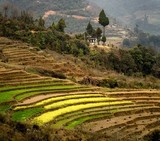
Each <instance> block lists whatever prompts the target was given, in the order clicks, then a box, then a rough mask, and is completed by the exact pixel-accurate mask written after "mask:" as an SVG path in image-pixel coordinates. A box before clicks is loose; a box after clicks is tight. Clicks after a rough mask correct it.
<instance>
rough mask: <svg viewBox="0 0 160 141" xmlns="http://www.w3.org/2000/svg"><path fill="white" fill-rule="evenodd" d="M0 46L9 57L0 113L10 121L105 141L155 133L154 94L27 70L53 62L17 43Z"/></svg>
mask: <svg viewBox="0 0 160 141" xmlns="http://www.w3.org/2000/svg"><path fill="white" fill-rule="evenodd" d="M0 46H1V47H3V53H4V55H5V56H6V57H7V58H8V64H7V63H2V62H1V63H0V112H1V113H10V114H11V118H12V120H13V121H17V122H22V123H25V122H27V123H30V124H37V125H38V126H44V125H46V126H47V125H49V126H51V127H53V128H54V129H59V128H65V129H67V130H73V129H77V130H78V129H79V130H83V131H84V132H86V133H91V134H94V133H97V134H99V133H101V134H103V135H106V137H107V138H108V139H110V140H133V141H135V140H142V139H143V137H144V136H145V135H147V134H148V133H149V132H151V131H154V130H155V129H159V127H160V91H159V90H134V89H131V90H129V89H128V90H125V89H124V90H121V89H119V90H118V89H105V88H100V87H95V86H87V85H81V84H77V83H75V82H73V81H71V80H68V79H59V78H52V77H49V76H42V75H40V74H35V73H33V72H31V71H30V72H27V71H25V70H26V69H27V67H28V68H29V65H30V67H31V65H32V63H33V66H34V67H35V66H36V65H37V67H41V68H43V64H44V62H43V61H44V60H45V63H46V64H47V63H50V64H51V65H52V66H53V68H54V65H55V64H56V62H54V60H53V62H52V60H47V59H46V57H45V56H44V55H39V54H38V53H36V51H33V50H30V48H31V47H30V46H28V45H26V44H22V43H21V45H20V42H19V41H12V40H9V39H7V38H1V39H0ZM33 56H34V59H33V58H32V57H33ZM21 57H23V59H21ZM37 59H39V60H40V61H39V64H38V63H35V62H36V61H37ZM27 62H32V63H30V64H29V65H28V64H27ZM51 62H52V63H51ZM25 63H26V64H25ZM22 64H23V65H22ZM34 64H35V65H34ZM51 65H50V66H49V67H50V68H52V66H51ZM72 73H74V72H72ZM68 74H69V73H68ZM104 140H105V139H104ZM106 140H107V139H106Z"/></svg>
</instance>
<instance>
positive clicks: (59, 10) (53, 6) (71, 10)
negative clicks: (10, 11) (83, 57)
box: [0, 0, 100, 32]
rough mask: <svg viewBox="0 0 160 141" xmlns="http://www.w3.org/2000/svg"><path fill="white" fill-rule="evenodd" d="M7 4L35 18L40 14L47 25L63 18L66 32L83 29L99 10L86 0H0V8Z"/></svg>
mask: <svg viewBox="0 0 160 141" xmlns="http://www.w3.org/2000/svg"><path fill="white" fill-rule="evenodd" d="M7 4H8V5H11V7H13V6H14V7H17V9H20V10H27V11H30V12H31V13H32V14H33V15H34V16H35V17H36V18H38V17H40V16H42V17H43V18H44V19H45V20H46V25H47V26H49V25H51V24H52V22H53V21H54V22H57V21H58V20H59V19H60V18H64V19H65V20H66V23H67V29H66V30H67V31H68V32H82V31H84V30H85V27H86V25H87V23H88V21H89V20H90V19H91V20H95V19H96V17H97V15H98V13H99V11H100V10H99V8H98V7H97V6H95V5H93V4H90V3H89V2H87V1H86V0H67V1H66V0H47V1H46V0H37V1H33V0H7V1H6V0H2V1H0V5H1V9H2V8H3V5H7ZM77 26H78V27H79V28H77Z"/></svg>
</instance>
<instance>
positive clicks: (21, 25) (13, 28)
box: [0, 11, 89, 56]
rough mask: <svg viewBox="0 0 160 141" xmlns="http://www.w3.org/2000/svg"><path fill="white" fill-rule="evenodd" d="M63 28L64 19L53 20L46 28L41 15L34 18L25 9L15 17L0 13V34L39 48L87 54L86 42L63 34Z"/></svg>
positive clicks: (76, 54)
mask: <svg viewBox="0 0 160 141" xmlns="http://www.w3.org/2000/svg"><path fill="white" fill-rule="evenodd" d="M5 13H6V12H5ZM65 28H66V23H65V20H64V19H60V20H59V21H58V23H57V24H55V23H54V22H53V23H52V25H51V26H50V27H49V28H46V27H45V21H44V20H43V19H42V17H40V18H39V19H36V20H35V19H33V17H32V15H31V14H29V13H28V12H25V11H23V12H21V14H20V15H19V16H16V17H12V16H9V15H6V14H3V15H2V14H0V36H6V37H9V38H13V39H19V40H22V41H24V42H27V43H30V44H32V45H35V46H38V47H39V48H40V49H45V48H49V49H51V50H54V51H57V52H59V53H67V54H73V55H74V56H82V55H86V54H88V53H89V48H88V47H87V45H86V42H85V41H81V40H78V39H76V38H71V37H70V36H68V35H67V34H65V31H64V30H65Z"/></svg>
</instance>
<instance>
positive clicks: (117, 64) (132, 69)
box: [90, 45, 160, 78]
mask: <svg viewBox="0 0 160 141" xmlns="http://www.w3.org/2000/svg"><path fill="white" fill-rule="evenodd" d="M90 58H91V60H94V62H95V63H96V65H101V66H105V67H106V68H107V69H108V68H110V69H112V70H116V71H117V72H119V73H124V74H125V75H140V76H146V75H154V76H155V77H158V78H160V53H156V52H155V50H154V49H152V48H146V47H143V46H141V45H138V46H136V47H134V48H132V49H119V50H112V51H110V52H109V53H106V52H104V51H101V52H99V51H95V52H94V53H92V54H91V55H90Z"/></svg>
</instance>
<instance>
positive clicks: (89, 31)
mask: <svg viewBox="0 0 160 141" xmlns="http://www.w3.org/2000/svg"><path fill="white" fill-rule="evenodd" d="M99 24H101V25H102V27H103V35H102V30H101V28H99V27H98V28H97V29H96V30H95V29H94V28H93V26H92V25H91V22H89V23H88V25H87V28H86V35H89V36H91V37H94V38H97V41H98V44H99V42H100V41H102V42H103V43H104V44H105V42H106V35H105V27H106V26H107V25H109V19H108V17H107V16H106V14H105V12H104V10H102V11H101V12H100V14H99ZM101 37H102V38H101Z"/></svg>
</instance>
